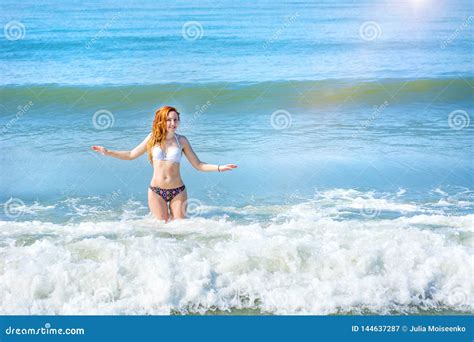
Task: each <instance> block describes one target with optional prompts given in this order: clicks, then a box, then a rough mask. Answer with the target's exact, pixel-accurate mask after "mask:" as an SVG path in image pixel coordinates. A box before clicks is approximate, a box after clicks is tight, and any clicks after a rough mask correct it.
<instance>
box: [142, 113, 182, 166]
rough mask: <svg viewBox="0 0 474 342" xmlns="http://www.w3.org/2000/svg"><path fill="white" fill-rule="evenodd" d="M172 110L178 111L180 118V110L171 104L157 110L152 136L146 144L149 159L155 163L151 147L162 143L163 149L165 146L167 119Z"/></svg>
mask: <svg viewBox="0 0 474 342" xmlns="http://www.w3.org/2000/svg"><path fill="white" fill-rule="evenodd" d="M170 112H176V114H178V119H179V112H178V111H177V110H176V108H174V107H171V106H163V107H161V108H159V109H158V110H157V111H156V112H155V119H154V120H153V125H152V127H151V138H150V139H149V140H148V142H147V144H146V150H147V152H148V160H150V163H153V157H152V155H151V149H152V148H153V146H155V145H157V144H158V145H160V147H161V149H163V148H164V147H165V140H166V120H167V119H168V114H169V113H170Z"/></svg>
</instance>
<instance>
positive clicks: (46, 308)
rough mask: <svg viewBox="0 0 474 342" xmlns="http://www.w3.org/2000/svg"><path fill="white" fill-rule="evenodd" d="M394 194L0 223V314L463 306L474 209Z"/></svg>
mask: <svg viewBox="0 0 474 342" xmlns="http://www.w3.org/2000/svg"><path fill="white" fill-rule="evenodd" d="M349 198H352V199H353V200H352V201H348V199H349ZM364 198H365V200H364ZM397 198H398V197H397V196H392V197H391V198H388V197H386V198H385V199H383V200H381V198H380V196H378V197H377V196H375V195H373V194H370V193H361V192H357V191H355V190H344V189H336V190H331V191H326V192H321V193H319V196H316V197H315V198H314V199H313V200H312V201H305V202H302V203H298V204H291V205H290V204H285V205H273V206H272V205H266V206H260V207H259V206H251V205H249V206H246V207H244V208H234V207H224V208H216V207H213V206H205V205H202V207H200V208H199V211H200V214H201V215H202V216H203V217H194V218H190V219H188V220H185V221H175V222H171V223H169V224H163V223H159V222H157V221H155V220H153V219H152V218H151V217H150V216H147V215H145V216H141V217H138V216H137V217H138V218H137V217H134V218H132V217H133V215H132V216H130V213H128V214H127V215H129V216H128V217H116V218H115V219H114V220H108V219H106V220H97V219H94V220H92V219H90V217H89V220H87V217H85V218H86V220H84V221H81V222H74V221H69V222H66V223H60V224H59V223H53V222H44V221H39V220H32V221H23V222H19V221H16V222H15V221H1V222H0V232H1V238H0V253H1V257H0V312H1V313H2V314H87V315H89V314H132V315H134V314H175V313H178V314H189V313H200V314H205V313H214V312H219V313H224V312H231V313H236V312H237V313H238V312H247V313H248V312H252V313H269V314H291V315H293V314H296V315H299V314H318V315H319V314H321V315H325V314H349V313H350V314H359V313H360V314H365V313H374V314H393V313H398V314H408V313H426V312H446V311H449V312H460V313H461V312H472V311H473V308H474V302H473V297H472V293H473V285H472V279H471V276H472V271H473V269H472V245H473V235H474V234H473V233H474V224H473V223H474V215H473V214H470V213H469V214H465V215H457V216H455V215H450V214H446V213H444V214H443V213H442V212H441V211H439V210H440V209H439V208H436V204H437V201H433V202H432V203H431V202H430V203H431V204H433V205H431V204H429V205H428V204H424V205H422V204H420V203H418V204H417V203H405V204H404V203H403V202H400V201H399V202H396V199H397ZM357 199H359V200H357ZM377 201H378V202H377ZM359 202H360V203H365V204H363V205H362V207H363V208H368V207H370V205H374V206H375V207H377V206H378V208H379V209H378V215H377V216H373V217H372V216H370V215H367V214H366V213H365V212H364V211H363V210H362V211H361V209H360V206H361V205H360V203H359ZM36 205H37V204H36ZM75 205H76V206H77V205H78V203H75ZM37 208H40V207H39V206H38V205H37ZM82 209H83V208H82ZM82 209H81V210H82ZM218 209H220V210H221V211H220V212H219V211H218ZM38 210H40V209H38ZM41 210H42V209H41ZM41 210H40V211H41ZM347 210H354V211H355V212H359V213H360V215H358V216H354V212H351V215H347ZM387 210H389V211H392V212H394V211H397V210H398V211H399V213H401V212H403V213H405V215H398V216H396V217H390V215H385V216H384V215H383V214H384V213H385V211H387ZM430 210H433V211H432V212H431V211H430ZM436 210H438V211H436ZM222 212H225V213H227V214H224V215H223V214H222ZM239 212H240V214H242V215H248V216H251V217H257V219H254V220H241V219H239V216H233V213H234V214H236V213H239ZM258 213H260V216H256V214H258ZM252 215H253V216H252ZM94 217H96V216H94ZM262 217H266V219H263V218H262Z"/></svg>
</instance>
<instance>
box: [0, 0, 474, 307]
mask: <svg viewBox="0 0 474 342" xmlns="http://www.w3.org/2000/svg"><path fill="white" fill-rule="evenodd" d="M0 7H1V11H0V13H1V14H0V18H1V19H2V23H3V25H4V36H3V37H2V39H1V40H0V61H1V62H0V72H1V74H2V77H1V79H0V99H1V102H0V103H1V106H0V120H1V121H0V125H1V134H0V142H1V147H2V151H4V153H2V155H1V157H0V158H1V166H0V171H1V174H2V177H1V179H0V202H1V203H2V209H3V210H1V211H0V232H1V235H0V254H1V256H2V258H0V290H2V291H0V293H2V295H0V307H1V308H10V309H9V310H11V311H10V312H8V313H64V314H67V313H71V314H74V313H85V314H94V313H99V314H137V313H141V314H157V313H165V314H169V313H196V312H198V313H212V312H214V310H217V312H227V311H228V310H230V311H231V312H260V313H271V314H336V313H337V314H341V313H342V314H344V313H351V314H352V313H389V314H393V313H402V314H404V313H422V312H433V313H436V312H455V313H456V312H458V313H459V312H469V311H472V308H473V307H474V304H473V302H472V298H473V296H472V291H473V289H472V281H471V279H470V277H469V275H470V274H472V264H471V263H470V261H469V260H471V258H472V243H473V228H474V223H473V222H474V192H473V185H474V184H473V174H474V173H473V171H474V165H473V162H472V159H473V158H472V157H473V142H474V139H473V124H472V120H473V116H472V113H473V112H474V111H473V109H474V108H473V107H474V105H473V104H474V102H473V100H474V93H473V86H474V72H473V71H474V70H473V64H472V60H473V58H472V57H473V55H472V54H473V47H474V46H473V39H472V38H473V20H472V15H471V14H472V12H473V11H472V10H473V5H472V3H471V2H468V1H454V2H447V1H443V2H434V1H428V0H426V1H404V2H400V1H397V2H391V1H387V2H356V3H352V2H329V1H328V2H321V3H318V4H315V3H312V2H295V3H286V2H285V3H280V4H274V3H272V2H262V3H258V4H252V5H250V4H236V3H234V2H230V1H217V2H200V3H199V4H197V3H188V2H173V3H168V2H163V3H153V2H130V3H127V4H121V5H120V7H119V6H118V5H117V4H114V3H100V4H97V3H92V2H91V3H72V2H66V3H62V4H58V3H54V2H44V1H43V2H41V3H36V2H34V3H33V2H31V3H29V2H23V3H16V2H9V1H4V2H2V4H1V5H0ZM164 104H169V105H174V106H176V107H177V108H178V109H179V110H180V112H181V113H182V122H181V128H180V133H181V134H184V135H186V136H187V137H188V139H189V140H190V142H191V144H192V146H193V148H194V150H195V151H196V153H197V154H198V156H199V157H200V158H201V160H203V161H205V162H209V163H220V164H222V163H236V164H238V165H239V168H238V169H236V170H234V171H232V172H227V173H223V174H218V173H199V172H197V171H195V170H194V169H192V167H191V166H190V165H189V163H188V162H187V161H186V160H185V161H184V162H183V163H182V176H183V179H184V182H185V184H186V186H187V189H188V195H189V197H190V200H191V202H190V203H191V206H190V207H191V210H190V213H189V216H190V219H189V220H186V221H182V222H173V223H171V224H169V225H166V226H164V225H163V224H161V223H157V222H155V221H153V219H151V217H150V216H149V213H148V209H147V202H146V196H147V185H148V184H149V181H150V178H151V174H152V169H151V167H150V165H149V163H148V161H147V158H146V156H143V157H141V158H140V159H138V160H135V161H132V162H127V161H120V160H114V159H111V158H106V157H103V156H100V155H98V154H94V153H92V152H91V151H90V149H89V147H90V146H91V145H93V144H98V145H104V146H106V147H108V148H110V149H116V150H125V149H131V148H133V147H134V146H136V145H137V144H138V143H140V142H141V141H142V140H143V138H144V137H145V136H146V135H147V134H148V132H149V131H150V127H151V122H152V119H153V115H154V111H155V110H156V109H157V108H158V107H160V106H162V105H164ZM19 279H20V280H21V283H22V284H24V286H17V284H18V280H19ZM0 310H3V311H2V312H3V313H7V312H6V311H5V310H6V309H0Z"/></svg>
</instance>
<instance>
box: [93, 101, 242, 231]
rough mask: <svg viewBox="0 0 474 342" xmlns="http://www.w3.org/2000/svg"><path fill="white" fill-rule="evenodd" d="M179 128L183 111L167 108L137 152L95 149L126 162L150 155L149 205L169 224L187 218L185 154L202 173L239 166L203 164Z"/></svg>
mask: <svg viewBox="0 0 474 342" xmlns="http://www.w3.org/2000/svg"><path fill="white" fill-rule="evenodd" d="M178 126H179V112H178V111H177V110H176V109H175V108H173V107H170V106H164V107H161V108H160V109H158V110H157V111H156V114H155V119H154V120H153V126H152V130H151V133H150V134H148V136H147V137H146V138H145V140H143V141H142V142H141V144H140V145H138V146H137V147H135V148H134V149H133V150H131V151H112V150H108V149H106V148H105V147H103V146H92V149H93V150H94V151H97V152H99V153H102V154H103V155H106V156H111V157H115V158H119V159H124V160H133V159H136V158H138V157H140V156H141V155H142V154H144V153H145V152H148V159H149V160H150V163H151V164H152V165H153V178H152V179H151V185H150V187H149V189H148V206H149V207H150V211H151V212H152V213H153V215H154V216H155V217H156V218H157V219H159V220H164V221H165V222H167V221H168V220H172V219H183V218H185V217H186V203H187V202H186V201H187V198H188V195H187V193H186V187H185V186H184V184H183V180H182V179H181V175H180V173H179V166H180V162H181V156H182V153H183V152H184V154H185V156H186V158H188V160H189V162H190V163H191V165H192V166H193V167H194V168H195V169H196V170H199V171H218V172H224V171H229V170H232V169H235V168H236V167H237V165H235V164H226V165H213V164H206V163H204V162H201V161H200V160H199V158H198V157H197V156H196V154H195V153H194V151H193V149H192V147H191V144H190V143H189V141H188V139H187V138H186V137H185V136H184V135H178V134H176V129H177V128H178ZM168 204H169V208H168Z"/></svg>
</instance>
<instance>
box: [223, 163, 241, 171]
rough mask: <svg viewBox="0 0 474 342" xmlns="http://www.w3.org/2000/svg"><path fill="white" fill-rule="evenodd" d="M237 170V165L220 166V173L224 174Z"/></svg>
mask: <svg viewBox="0 0 474 342" xmlns="http://www.w3.org/2000/svg"><path fill="white" fill-rule="evenodd" d="M235 168H237V165H235V164H225V165H219V171H220V172H224V171H230V170H232V169H235Z"/></svg>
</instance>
